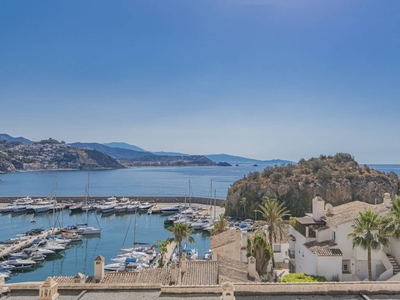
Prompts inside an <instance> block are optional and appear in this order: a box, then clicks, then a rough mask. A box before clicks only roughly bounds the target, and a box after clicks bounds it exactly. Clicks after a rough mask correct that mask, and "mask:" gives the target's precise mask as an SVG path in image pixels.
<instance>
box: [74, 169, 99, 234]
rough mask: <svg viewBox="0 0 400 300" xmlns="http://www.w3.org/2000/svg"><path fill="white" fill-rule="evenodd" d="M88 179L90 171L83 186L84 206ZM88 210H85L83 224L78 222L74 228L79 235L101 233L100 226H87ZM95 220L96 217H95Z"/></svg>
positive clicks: (87, 190)
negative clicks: (84, 221) (76, 227)
mask: <svg viewBox="0 0 400 300" xmlns="http://www.w3.org/2000/svg"><path fill="white" fill-rule="evenodd" d="M89 179H90V172H89V173H88V179H87V183H86V186H85V193H84V194H85V195H84V198H85V206H87V202H88V197H89ZM88 212H89V210H88V209H87V210H86V223H85V224H78V229H77V230H76V232H77V233H79V234H81V235H95V234H100V233H101V228H95V227H91V226H88V223H89V215H88ZM96 220H97V217H96Z"/></svg>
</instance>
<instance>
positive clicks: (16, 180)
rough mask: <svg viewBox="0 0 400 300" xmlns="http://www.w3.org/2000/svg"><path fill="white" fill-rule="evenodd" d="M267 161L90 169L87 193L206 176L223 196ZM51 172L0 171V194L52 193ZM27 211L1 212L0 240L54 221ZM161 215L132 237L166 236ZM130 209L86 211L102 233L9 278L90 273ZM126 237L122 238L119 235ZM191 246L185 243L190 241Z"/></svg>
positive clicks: (61, 179) (200, 192)
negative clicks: (123, 211) (115, 212)
mask: <svg viewBox="0 0 400 300" xmlns="http://www.w3.org/2000/svg"><path fill="white" fill-rule="evenodd" d="M265 167H266V166H262V165H259V166H258V167H253V166H252V165H241V166H238V167H168V168H132V169H124V170H111V171H96V172H91V174H90V195H92V196H95V195H121V196H122V195H137V196H157V195H166V196H183V195H188V194H189V180H190V186H191V191H190V195H191V196H199V197H208V196H210V195H211V193H210V182H211V180H212V182H213V190H214V189H215V190H216V195H217V197H218V198H226V194H227V191H228V189H229V187H230V186H231V185H232V184H233V183H234V182H235V181H236V180H238V179H241V178H243V176H245V175H247V174H248V173H249V172H251V171H259V172H262V170H263V169H264V168H265ZM371 167H373V168H375V169H379V170H382V171H384V172H391V171H393V172H396V173H397V174H400V165H371ZM55 175H56V173H55V172H45V171H43V172H22V173H11V174H0V179H1V180H3V183H2V184H0V196H21V197H22V196H27V195H29V196H46V195H51V194H52V193H53V185H54V182H55ZM86 181H87V173H86V172H78V171H60V172H58V179H57V195H62V196H79V195H83V194H84V186H85V185H86ZM31 218H32V215H25V214H22V215H10V214H9V215H1V214H0V224H1V227H2V228H1V232H0V240H7V239H9V238H11V237H15V235H16V234H19V233H23V232H26V231H28V230H29V229H32V228H38V227H43V228H45V229H48V228H50V227H52V226H53V222H54V221H53V217H52V215H51V214H43V215H38V216H36V217H35V218H36V220H37V222H36V223H31V222H30V220H31ZM164 218H165V217H161V216H159V215H152V216H148V215H138V216H137V220H136V241H139V242H148V243H155V242H157V240H160V239H161V240H164V239H166V238H167V237H169V236H171V235H170V233H169V232H168V231H167V230H166V229H165V228H164ZM85 221H86V220H85V214H77V215H70V214H69V211H64V212H62V213H61V214H60V215H59V216H58V217H57V226H59V224H60V223H62V224H63V225H68V224H75V223H84V222H85ZM133 223H134V221H133V215H122V216H116V215H110V216H107V217H102V216H101V215H97V214H95V213H90V214H89V225H91V226H95V227H96V226H98V224H99V225H100V227H101V228H102V234H101V237H92V238H88V239H84V240H83V242H82V243H80V244H76V245H73V246H72V247H71V248H69V249H67V250H65V251H63V252H62V253H61V254H60V255H59V256H58V257H56V258H55V259H53V260H51V261H45V262H44V263H43V264H42V265H41V266H40V267H38V268H36V269H35V270H33V271H31V272H25V273H17V274H16V275H13V276H12V277H11V279H10V280H9V281H8V282H21V281H31V280H45V279H46V277H48V276H57V275H64V276H67V275H71V276H72V275H76V274H77V273H78V272H83V273H85V274H87V275H92V274H93V261H94V259H95V258H96V257H97V255H99V254H101V255H103V256H104V257H105V258H106V263H110V259H111V258H113V257H115V256H116V255H117V254H119V249H120V248H122V247H131V246H132V244H133V231H134V230H133V226H134V225H133ZM125 237H126V240H125V243H124V239H125ZM193 237H194V239H195V241H196V242H195V244H194V245H193V246H192V247H195V248H197V249H199V254H200V256H202V255H204V253H205V251H206V250H207V249H208V248H209V237H208V236H204V235H203V234H202V233H195V234H193ZM189 247H190V245H189Z"/></svg>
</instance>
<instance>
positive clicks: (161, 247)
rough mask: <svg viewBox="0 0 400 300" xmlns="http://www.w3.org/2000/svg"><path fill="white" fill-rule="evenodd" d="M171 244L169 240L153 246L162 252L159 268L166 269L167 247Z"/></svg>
mask: <svg viewBox="0 0 400 300" xmlns="http://www.w3.org/2000/svg"><path fill="white" fill-rule="evenodd" d="M169 243H170V242H169V241H168V240H165V241H161V240H158V241H157V243H156V244H154V245H152V247H153V248H155V249H159V252H160V258H159V259H158V267H159V268H163V267H164V254H165V253H167V245H168V244H169Z"/></svg>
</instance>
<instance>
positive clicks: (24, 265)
mask: <svg viewBox="0 0 400 300" xmlns="http://www.w3.org/2000/svg"><path fill="white" fill-rule="evenodd" d="M43 231H44V230H43V229H41V228H37V229H33V230H30V231H29V232H27V233H25V234H20V235H18V236H17V237H16V238H12V239H10V240H8V241H7V242H6V244H11V243H12V244H14V243H17V244H18V243H20V242H24V241H26V240H28V239H31V238H32V236H35V235H37V236H38V238H36V239H35V240H34V241H33V242H32V243H30V244H29V246H28V247H26V248H24V249H22V250H20V251H19V252H13V253H10V254H9V255H8V259H7V260H5V261H2V262H0V278H8V277H9V276H10V275H11V274H12V272H14V271H20V270H28V269H33V268H34V267H36V266H37V265H38V264H41V263H43V262H44V261H45V260H46V259H47V258H51V257H55V256H56V255H57V254H58V253H59V252H60V251H63V250H65V249H66V248H67V247H68V246H70V245H72V244H74V243H78V242H81V241H82V235H80V234H78V233H77V232H79V231H75V230H69V229H65V230H64V231H62V232H61V233H59V234H57V235H48V236H46V237H41V234H42V232H43Z"/></svg>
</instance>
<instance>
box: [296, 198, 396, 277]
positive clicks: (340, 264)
mask: <svg viewBox="0 0 400 300" xmlns="http://www.w3.org/2000/svg"><path fill="white" fill-rule="evenodd" d="M390 204H391V201H390V194H388V193H386V194H385V198H384V203H383V204H378V205H372V204H368V203H365V202H360V201H354V202H349V203H346V204H342V205H339V206H336V207H332V205H330V204H327V205H325V201H324V200H323V199H322V198H321V197H319V196H317V197H315V198H314V199H313V200H312V214H307V215H306V216H304V217H301V218H295V220H296V225H295V228H294V227H293V226H290V229H289V254H290V264H289V268H290V271H291V272H295V273H306V274H310V275H319V276H325V277H326V279H328V280H340V281H359V280H364V279H366V278H368V266H367V251H366V250H364V249H362V248H361V247H355V248H353V239H352V238H348V234H349V233H351V232H353V229H352V228H351V225H352V224H353V220H354V219H355V218H357V217H358V216H359V212H363V211H365V210H367V209H370V210H372V211H374V212H378V213H379V214H380V215H385V214H386V213H387V212H388V211H389V208H390ZM390 245H391V246H390V247H389V248H388V249H386V248H385V249H381V250H379V251H372V277H373V280H380V281H382V280H394V279H396V278H397V275H395V274H397V272H398V271H399V270H398V264H397V260H396V258H397V259H399V258H400V248H399V246H400V242H399V241H391V242H390ZM397 249H399V250H397ZM396 250H397V251H396ZM391 255H393V256H394V258H393V257H391ZM399 274H400V273H399ZM399 276H400V275H399Z"/></svg>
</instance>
